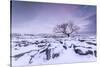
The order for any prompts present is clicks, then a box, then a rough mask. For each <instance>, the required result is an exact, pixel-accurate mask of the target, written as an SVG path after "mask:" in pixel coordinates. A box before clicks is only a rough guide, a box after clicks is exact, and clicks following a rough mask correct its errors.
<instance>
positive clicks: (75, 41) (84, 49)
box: [11, 34, 97, 66]
mask: <svg viewBox="0 0 100 67" xmlns="http://www.w3.org/2000/svg"><path fill="white" fill-rule="evenodd" d="M11 46H12V56H11V58H12V64H13V65H12V66H20V65H39V64H58V63H73V62H88V61H96V52H97V51H96V36H89V35H87V36H74V37H64V36H60V37H57V36H56V37H55V36H53V35H45V34H44V35H43V34H42V35H33V34H30V35H28V34H27V35H25V34H16V35H12V40H11Z"/></svg>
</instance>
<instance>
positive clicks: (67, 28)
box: [54, 22, 80, 37]
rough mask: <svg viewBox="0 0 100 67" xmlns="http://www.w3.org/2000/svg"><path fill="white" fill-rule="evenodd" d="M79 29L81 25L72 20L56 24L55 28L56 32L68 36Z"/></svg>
mask: <svg viewBox="0 0 100 67" xmlns="http://www.w3.org/2000/svg"><path fill="white" fill-rule="evenodd" d="M79 29H80V27H79V26H77V25H75V24H74V23H72V22H69V23H63V24H60V25H56V27H55V28H54V32H55V33H63V34H65V35H67V36H68V37H70V35H71V34H72V33H75V32H78V30H79Z"/></svg>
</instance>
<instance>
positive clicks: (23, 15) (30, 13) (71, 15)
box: [12, 1, 96, 34]
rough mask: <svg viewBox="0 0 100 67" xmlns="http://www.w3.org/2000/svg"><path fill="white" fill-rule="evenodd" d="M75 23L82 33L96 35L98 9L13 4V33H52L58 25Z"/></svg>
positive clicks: (44, 4)
mask: <svg viewBox="0 0 100 67" xmlns="http://www.w3.org/2000/svg"><path fill="white" fill-rule="evenodd" d="M70 20H71V21H73V22H74V23H75V24H76V25H78V26H80V31H79V32H80V33H93V34H94V33H96V7H95V6H89V5H70V4H54V3H52V4H50V3H39V2H24V1H13V2H12V32H14V33H34V34H37V33H52V31H53V28H54V27H55V26H56V25H57V24H61V23H65V22H68V21H70Z"/></svg>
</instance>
